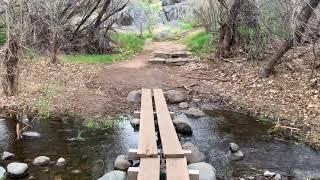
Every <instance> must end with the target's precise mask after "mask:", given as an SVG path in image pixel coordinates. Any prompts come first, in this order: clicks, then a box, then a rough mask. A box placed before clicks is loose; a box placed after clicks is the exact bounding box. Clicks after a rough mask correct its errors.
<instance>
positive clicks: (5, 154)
mask: <svg viewBox="0 0 320 180" xmlns="http://www.w3.org/2000/svg"><path fill="white" fill-rule="evenodd" d="M13 157H14V154H12V153H10V152H7V151H4V152H3V153H2V157H1V159H2V160H9V159H11V158H13Z"/></svg>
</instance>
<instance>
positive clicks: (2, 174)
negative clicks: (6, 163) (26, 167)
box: [0, 166, 6, 179]
mask: <svg viewBox="0 0 320 180" xmlns="http://www.w3.org/2000/svg"><path fill="white" fill-rule="evenodd" d="M5 177H6V170H5V169H4V168H3V167H1V166H0V179H4V178H5Z"/></svg>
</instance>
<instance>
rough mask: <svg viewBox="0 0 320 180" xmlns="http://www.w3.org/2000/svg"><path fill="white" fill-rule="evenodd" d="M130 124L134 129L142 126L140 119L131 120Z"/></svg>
mask: <svg viewBox="0 0 320 180" xmlns="http://www.w3.org/2000/svg"><path fill="white" fill-rule="evenodd" d="M130 124H131V126H132V127H133V128H135V129H136V128H138V127H139V125H140V119H138V118H133V119H131V120H130Z"/></svg>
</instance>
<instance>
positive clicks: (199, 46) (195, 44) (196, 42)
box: [185, 31, 213, 55]
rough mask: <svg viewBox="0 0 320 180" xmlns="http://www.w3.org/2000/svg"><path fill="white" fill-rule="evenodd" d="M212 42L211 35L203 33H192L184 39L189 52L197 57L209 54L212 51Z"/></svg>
mask: <svg viewBox="0 0 320 180" xmlns="http://www.w3.org/2000/svg"><path fill="white" fill-rule="evenodd" d="M212 41H213V35H212V34H210V33H208V32H205V31H200V32H195V33H192V34H190V35H189V36H187V37H186V39H185V43H186V44H187V46H188V48H189V50H190V51H191V52H193V53H195V54H198V55H202V54H207V53H210V52H211V51H212V49H213V46H212Z"/></svg>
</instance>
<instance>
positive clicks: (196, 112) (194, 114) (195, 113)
mask: <svg viewBox="0 0 320 180" xmlns="http://www.w3.org/2000/svg"><path fill="white" fill-rule="evenodd" d="M184 113H185V114H186V115H187V116H188V117H191V118H200V117H203V116H204V115H205V114H204V112H203V111H201V110H200V109H195V108H189V109H188V110H186V111H184Z"/></svg>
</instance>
